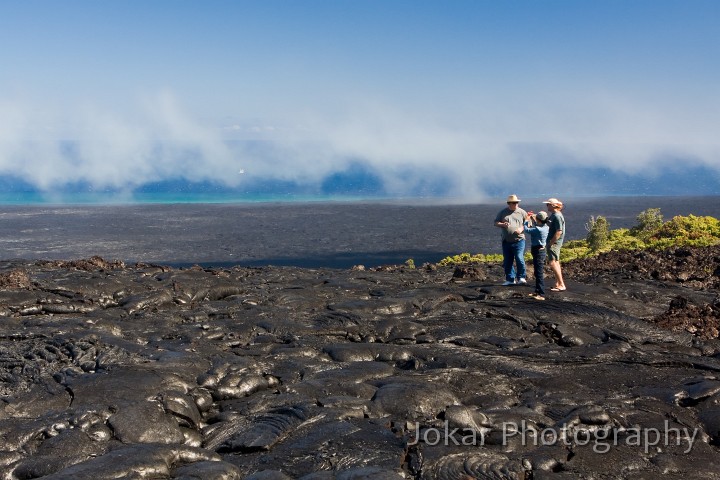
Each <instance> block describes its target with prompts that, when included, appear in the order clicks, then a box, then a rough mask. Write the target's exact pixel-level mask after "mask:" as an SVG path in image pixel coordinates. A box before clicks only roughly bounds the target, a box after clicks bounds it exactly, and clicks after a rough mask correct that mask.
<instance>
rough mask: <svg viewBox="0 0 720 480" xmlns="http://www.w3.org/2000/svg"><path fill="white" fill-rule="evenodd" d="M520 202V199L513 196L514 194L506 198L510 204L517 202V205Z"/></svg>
mask: <svg viewBox="0 0 720 480" xmlns="http://www.w3.org/2000/svg"><path fill="white" fill-rule="evenodd" d="M521 201H522V200H520V199H519V198H518V197H517V195H515V194H513V195H509V196H508V198H507V203H510V202H518V203H520V202H521Z"/></svg>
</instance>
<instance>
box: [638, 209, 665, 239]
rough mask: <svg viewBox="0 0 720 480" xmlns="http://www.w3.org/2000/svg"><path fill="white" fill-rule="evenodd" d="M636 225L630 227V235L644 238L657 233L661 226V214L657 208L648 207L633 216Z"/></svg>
mask: <svg viewBox="0 0 720 480" xmlns="http://www.w3.org/2000/svg"><path fill="white" fill-rule="evenodd" d="M635 219H636V220H637V222H638V223H637V225H636V226H635V227H633V229H632V235H633V236H635V237H638V238H640V239H643V240H646V239H648V238H649V237H651V236H653V235H654V234H655V233H657V231H658V230H660V228H661V227H662V226H663V216H662V214H661V213H660V209H659V208H648V209H647V210H643V211H642V212H640V214H639V215H638V216H637V217H635Z"/></svg>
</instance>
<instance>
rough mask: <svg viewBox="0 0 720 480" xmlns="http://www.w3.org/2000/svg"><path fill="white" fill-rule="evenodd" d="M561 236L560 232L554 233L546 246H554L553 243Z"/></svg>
mask: <svg viewBox="0 0 720 480" xmlns="http://www.w3.org/2000/svg"><path fill="white" fill-rule="evenodd" d="M561 235H562V232H561V231H560V230H558V231H557V232H555V235H553V237H552V238H548V240H547V244H548V245H555V242H557V241H558V239H559V238H560V236H561Z"/></svg>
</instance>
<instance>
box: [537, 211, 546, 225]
mask: <svg viewBox="0 0 720 480" xmlns="http://www.w3.org/2000/svg"><path fill="white" fill-rule="evenodd" d="M535 218H536V219H538V220H540V221H541V222H543V223H544V222H545V220H547V219H548V214H547V212H538V213H537V214H536V215H535Z"/></svg>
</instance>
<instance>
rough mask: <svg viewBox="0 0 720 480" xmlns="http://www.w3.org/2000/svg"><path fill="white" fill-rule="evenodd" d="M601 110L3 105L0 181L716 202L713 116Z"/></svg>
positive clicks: (121, 188) (718, 161) (718, 158)
mask: <svg viewBox="0 0 720 480" xmlns="http://www.w3.org/2000/svg"><path fill="white" fill-rule="evenodd" d="M601 100H602V101H599V100H598V101H596V102H594V103H593V102H589V103H586V104H584V105H578V106H577V107H574V108H572V109H568V108H557V109H554V110H552V109H547V108H545V109H543V108H540V106H539V105H534V106H533V105H531V106H529V107H528V109H527V111H525V112H523V111H518V110H512V109H510V110H504V109H500V108H496V109H493V110H492V111H493V112H494V113H488V112H487V111H478V112H477V114H476V115H466V116H465V118H459V117H458V118H452V119H451V118H449V117H447V116H445V117H433V116H429V115H422V114H420V112H418V111H409V110H401V109H395V108H392V107H390V106H388V105H385V104H382V103H374V104H373V103H372V102H365V103H362V104H356V105H354V106H348V108H347V109H346V112H347V114H345V115H342V116H338V115H335V116H327V115H326V116H320V115H318V116H315V117H313V116H309V115H295V116H294V117H293V118H292V119H291V120H288V119H285V121H286V124H291V123H292V125H293V126H292V127H282V126H275V125H271V124H264V125H250V124H249V125H247V126H241V125H237V124H233V125H207V124H203V123H201V122H200V121H198V120H197V119H195V118H194V116H193V115H192V114H190V113H188V112H187V111H185V110H184V109H183V108H182V106H181V105H180V103H179V102H178V101H177V100H176V99H175V98H174V97H173V96H172V95H171V94H168V93H163V94H160V95H158V96H157V97H155V98H152V99H150V100H147V101H146V102H144V103H143V104H142V105H140V106H139V107H138V108H137V109H135V110H134V111H133V113H131V114H130V113H126V114H124V115H119V114H113V113H110V112H108V111H103V110H102V109H99V108H94V107H81V108H78V109H76V110H74V111H72V112H68V111H61V110H59V109H58V110H55V111H53V110H52V109H49V108H45V109H43V108H38V107H33V106H30V105H28V104H27V103H22V102H16V101H9V100H0V110H1V111H2V112H3V115H2V117H1V118H0V175H4V176H12V177H14V178H17V179H19V180H20V181H22V182H25V183H26V184H27V185H30V186H32V187H33V188H36V189H38V190H39V191H42V192H48V193H52V192H53V191H56V190H58V189H61V188H63V187H65V186H68V185H79V184H82V185H87V186H89V187H91V188H95V189H98V190H103V189H106V190H109V191H113V192H116V193H118V194H123V193H125V194H127V193H128V192H132V191H134V190H136V189H138V188H141V187H142V186H144V185H148V184H162V182H167V181H177V180H185V181H188V182H191V183H205V184H214V185H220V186H222V187H224V188H228V189H237V190H238V191H243V189H250V190H252V189H253V188H258V185H265V186H266V187H267V188H272V187H273V186H274V187H275V188H279V189H282V188H285V187H287V188H290V187H292V188H296V189H300V190H302V189H303V188H305V190H306V191H307V192H322V191H325V192H327V191H330V192H331V193H342V190H343V188H346V189H347V190H348V191H350V192H351V193H359V192H362V191H363V190H365V191H367V192H374V193H376V194H380V193H381V194H384V195H387V196H414V195H415V196H416V195H428V196H452V197H454V198H460V199H466V200H469V201H476V200H479V199H482V198H484V197H486V196H489V195H491V196H494V195H502V194H503V193H504V192H507V191H511V190H512V191H528V192H534V193H538V194H542V193H576V194H578V193H580V194H581V193H623V192H606V189H607V188H609V187H611V186H612V185H617V184H618V182H619V181H620V182H621V181H622V179H623V178H631V179H634V180H633V181H634V182H637V181H639V179H644V181H645V184H646V186H647V188H652V184H653V182H654V181H657V182H672V181H673V180H676V181H677V182H679V183H678V185H681V186H682V187H683V188H687V189H688V190H692V189H693V185H695V187H697V188H698V189H699V190H703V192H700V193H708V190H709V191H710V192H712V191H713V189H714V188H715V187H714V185H712V184H710V185H706V186H703V185H699V184H698V183H694V182H695V180H692V179H690V180H688V179H687V178H685V180H683V175H684V174H685V173H689V174H690V175H691V176H693V177H697V176H698V175H700V176H701V177H702V178H700V182H714V181H716V180H717V178H718V177H717V172H718V171H720V144H719V143H718V142H717V140H716V139H715V137H714V132H711V130H712V128H711V126H712V125H717V124H718V119H717V118H713V117H712V115H705V116H704V117H703V118H700V117H694V116H692V115H691V114H690V113H687V112H685V113H683V112H681V111H679V110H677V109H675V110H672V111H671V112H668V111H661V110H659V109H653V108H650V109H643V108H640V107H637V108H632V105H627V104H618V103H613V102H612V101H608V100H607V99H601ZM131 110H132V109H129V110H128V111H131ZM497 112H500V113H497ZM670 113H672V114H670ZM668 175H669V178H668ZM713 175H714V177H713ZM621 183H622V182H621ZM623 188H631V187H623ZM280 193H282V192H280ZM625 193H630V192H625ZM648 193H652V192H648ZM686 193H687V194H692V193H698V192H693V191H688V192H686ZM717 193H720V192H717Z"/></svg>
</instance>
